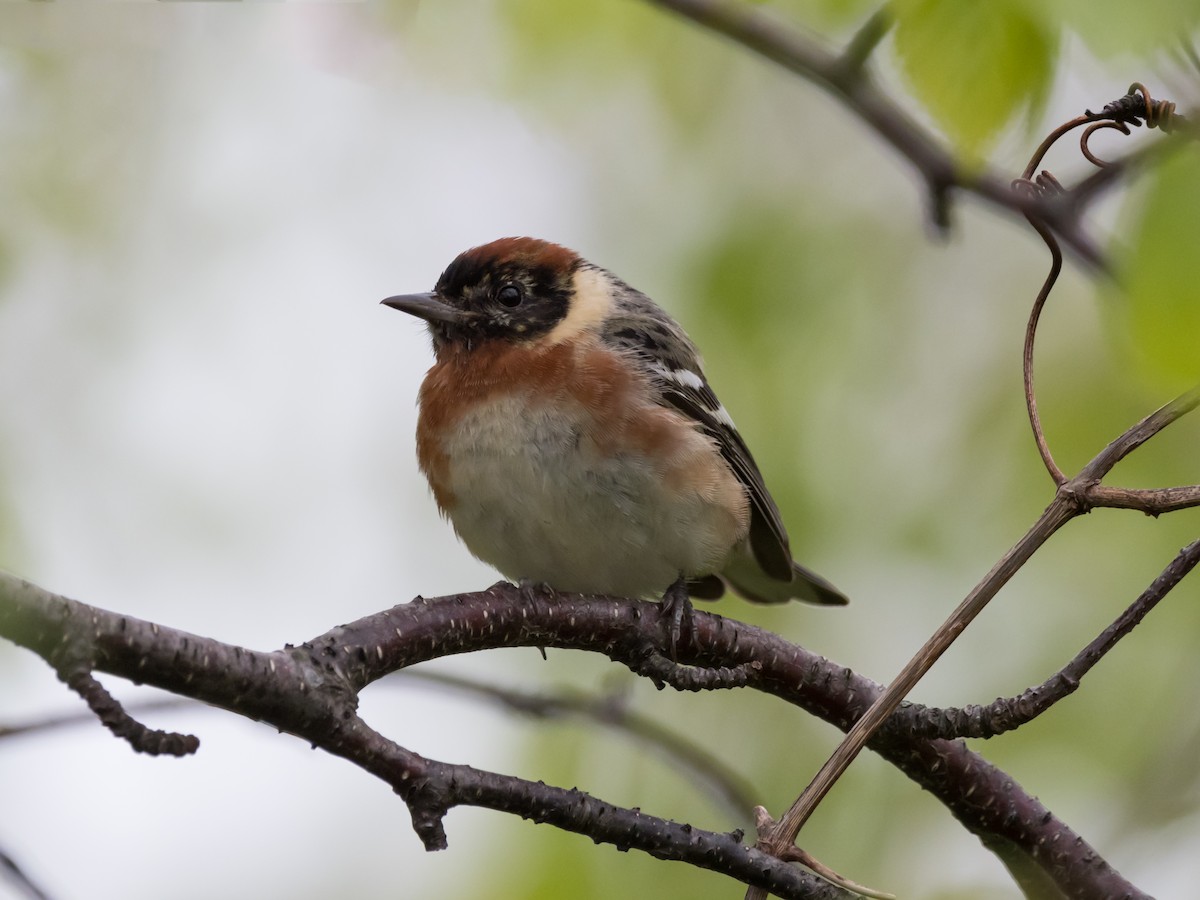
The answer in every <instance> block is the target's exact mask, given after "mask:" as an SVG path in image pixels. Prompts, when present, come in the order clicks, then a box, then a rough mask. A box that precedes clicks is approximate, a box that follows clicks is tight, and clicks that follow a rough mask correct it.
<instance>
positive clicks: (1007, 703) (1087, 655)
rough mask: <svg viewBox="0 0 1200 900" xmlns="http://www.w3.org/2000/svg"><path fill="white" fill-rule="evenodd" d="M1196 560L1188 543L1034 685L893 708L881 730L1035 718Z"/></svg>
mask: <svg viewBox="0 0 1200 900" xmlns="http://www.w3.org/2000/svg"><path fill="white" fill-rule="evenodd" d="M1197 563H1200V540H1195V541H1192V543H1190V544H1188V545H1187V546H1186V547H1184V548H1183V549H1182V550H1180V551H1179V553H1178V554H1177V555H1176V557H1175V558H1174V559H1173V560H1172V561H1171V563H1170V564H1169V565H1168V566H1167V567H1166V568H1165V569H1163V571H1162V573H1161V574H1160V575H1159V576H1158V577H1157V578H1155V579H1154V581H1153V582H1151V584H1150V586H1149V587H1147V588H1146V590H1144V591H1142V593H1141V594H1140V595H1139V596H1138V598H1137V599H1136V600H1134V601H1133V603H1131V604H1130V605H1129V606H1128V607H1127V608H1126V609H1125V611H1124V612H1122V613H1121V615H1120V616H1118V617H1117V619H1116V620H1115V621H1114V622H1113V623H1112V624H1111V625H1109V626H1108V627H1107V628H1105V629H1104V630H1103V631H1102V632H1100V634H1099V635H1097V636H1096V638H1095V639H1094V640H1092V641H1091V643H1089V644H1088V645H1087V646H1086V647H1084V648H1083V649H1082V650H1080V651H1079V653H1077V654H1076V655H1075V657H1074V658H1073V659H1072V660H1071V661H1070V662H1069V663H1067V664H1066V665H1065V666H1063V668H1062V669H1061V670H1059V671H1058V672H1056V673H1055V674H1054V675H1052V676H1050V677H1049V678H1047V679H1046V680H1045V681H1044V682H1042V684H1040V685H1038V686H1037V687H1031V688H1028V689H1027V690H1024V691H1022V692H1021V693H1020V694H1018V695H1017V696H1015V697H1005V698H1001V699H999V700H996V701H994V702H992V703H989V704H988V705H987V706H969V707H964V708H962V709H932V708H928V707H921V706H913V707H911V708H907V709H902V710H899V711H898V712H897V713H896V715H895V716H894V717H893V718H892V719H891V720H889V721H888V723H887V724H886V725H885V726H884V728H885V729H886V730H888V731H891V730H892V729H896V730H897V731H899V732H901V733H902V734H905V735H906V736H908V737H917V736H920V737H926V738H938V739H941V740H952V739H954V738H964V737H965V738H990V737H995V736H996V735H998V734H1004V733H1005V732H1008V731H1012V730H1014V729H1016V728H1019V727H1020V726H1022V725H1024V724H1025V723H1027V722H1030V721H1032V720H1033V719H1035V718H1037V717H1038V716H1040V715H1041V714H1042V713H1044V712H1045V711H1046V710H1048V709H1049V708H1050V707H1051V706H1053V705H1054V704H1055V703H1057V702H1058V701H1059V700H1062V699H1064V698H1065V697H1069V696H1070V695H1071V694H1073V693H1075V691H1076V690H1078V688H1079V685H1080V683H1081V681H1082V680H1083V677H1084V676H1085V675H1086V674H1087V673H1088V672H1089V671H1091V669H1092V668H1093V667H1094V666H1095V665H1096V663H1098V662H1099V661H1100V660H1101V659H1103V658H1104V656H1105V655H1106V654H1107V653H1108V652H1109V651H1110V650H1112V648H1113V647H1115V646H1116V645H1117V643H1118V642H1119V641H1120V640H1121V639H1122V638H1123V637H1125V636H1126V635H1128V634H1129V633H1130V632H1132V631H1133V629H1134V628H1136V627H1137V626H1138V625H1139V624H1140V623H1141V621H1142V620H1143V619H1144V618H1145V617H1146V616H1147V615H1148V614H1149V612H1150V611H1151V610H1152V609H1154V607H1155V606H1157V605H1158V603H1159V601H1161V600H1162V599H1163V598H1164V597H1165V596H1166V595H1167V594H1169V593H1170V592H1171V590H1172V589H1173V588H1174V587H1175V586H1176V585H1178V584H1179V582H1181V581H1182V580H1183V579H1184V577H1185V576H1187V574H1188V573H1189V572H1191V571H1192V569H1194V568H1195V567H1196V564H1197Z"/></svg>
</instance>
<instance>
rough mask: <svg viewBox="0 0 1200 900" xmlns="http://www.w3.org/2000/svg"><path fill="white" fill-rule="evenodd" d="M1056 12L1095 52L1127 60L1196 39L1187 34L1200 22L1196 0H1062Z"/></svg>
mask: <svg viewBox="0 0 1200 900" xmlns="http://www.w3.org/2000/svg"><path fill="white" fill-rule="evenodd" d="M1056 11H1057V13H1058V14H1059V15H1061V16H1062V17H1063V21H1064V23H1065V24H1066V26H1067V27H1068V28H1070V29H1071V30H1072V31H1074V32H1075V33H1076V34H1078V35H1079V36H1080V37H1081V38H1082V39H1083V41H1084V43H1085V44H1087V47H1088V49H1089V50H1091V51H1092V52H1093V53H1095V54H1096V55H1098V56H1101V57H1117V56H1124V57H1125V58H1126V60H1128V57H1130V56H1131V55H1133V54H1152V53H1160V54H1161V52H1162V51H1163V50H1164V49H1170V48H1173V47H1176V46H1178V45H1179V44H1181V43H1186V42H1188V41H1189V40H1194V39H1192V38H1189V37H1188V35H1189V33H1194V32H1195V30H1196V27H1197V25H1200V4H1198V3H1196V0H1138V2H1137V3H1130V2H1128V0H1059V3H1058V4H1057V8H1056ZM1139 65H1141V63H1139ZM1161 68H1162V67H1161V66H1156V67H1155V70H1156V71H1161ZM1156 93H1157V92H1156Z"/></svg>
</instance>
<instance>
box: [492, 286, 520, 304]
mask: <svg viewBox="0 0 1200 900" xmlns="http://www.w3.org/2000/svg"><path fill="white" fill-rule="evenodd" d="M496 299H497V300H499V301H500V303H501V304H502V305H504V306H507V307H508V308H509V309H516V308H517V307H518V306H520V305H521V301H522V300H523V299H524V298H523V297H522V296H521V289H520V288H519V287H517V285H515V284H506V285H504V286H503V287H501V288H500V290H498V291H496Z"/></svg>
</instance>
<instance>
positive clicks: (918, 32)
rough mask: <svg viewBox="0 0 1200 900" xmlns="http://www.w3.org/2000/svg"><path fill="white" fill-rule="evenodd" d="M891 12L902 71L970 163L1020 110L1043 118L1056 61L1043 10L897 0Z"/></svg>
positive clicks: (1015, 4)
mask: <svg viewBox="0 0 1200 900" xmlns="http://www.w3.org/2000/svg"><path fill="white" fill-rule="evenodd" d="M892 9H893V11H894V13H895V17H896V33H895V44H896V53H897V56H898V58H899V61H900V66H901V71H903V73H904V75H905V76H906V78H907V80H908V82H909V84H911V85H912V89H913V94H914V96H915V97H916V99H917V100H918V101H920V102H921V104H922V105H923V106H924V107H925V109H926V110H927V111H928V112H929V113H930V114H931V115H932V116H933V117H934V118H935V119H936V120H937V121H938V123H939V124H940V125H941V126H942V128H943V129H944V130H945V131H946V133H947V134H949V135H950V137H951V138H952V139H953V140H954V142H955V144H956V145H957V146H958V147H959V149H960V150H961V151H962V152H963V153H964V154H965V155H966V157H967V159H968V160H969V161H973V160H976V159H978V158H979V157H980V155H981V154H982V152H983V151H984V150H985V149H986V148H987V146H988V144H989V143H990V142H991V141H992V140H994V139H995V137H996V135H997V134H999V132H1000V131H1001V129H1003V128H1004V126H1005V125H1006V124H1008V122H1009V121H1010V120H1011V119H1012V118H1013V117H1014V115H1015V114H1016V113H1017V112H1018V111H1020V110H1022V109H1027V110H1029V117H1030V119H1031V120H1032V119H1036V118H1037V116H1038V114H1039V113H1040V110H1041V107H1042V104H1043V103H1044V101H1045V98H1046V95H1047V93H1048V92H1049V90H1050V87H1051V83H1052V81H1053V76H1054V66H1055V61H1056V59H1057V52H1056V47H1055V38H1056V33H1057V32H1056V29H1055V28H1054V24H1053V23H1052V22H1048V21H1046V17H1045V16H1044V14H1041V13H1039V12H1038V10H1040V9H1042V5H1040V4H1033V3H1028V2H1026V0H991V2H987V3H960V2H958V0H897V2H895V3H893V4H892Z"/></svg>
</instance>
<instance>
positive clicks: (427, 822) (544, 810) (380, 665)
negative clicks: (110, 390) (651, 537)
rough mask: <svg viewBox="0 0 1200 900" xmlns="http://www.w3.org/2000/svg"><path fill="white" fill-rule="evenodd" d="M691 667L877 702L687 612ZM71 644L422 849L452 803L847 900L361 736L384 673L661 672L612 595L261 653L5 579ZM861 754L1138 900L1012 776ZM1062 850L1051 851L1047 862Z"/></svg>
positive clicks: (1101, 887)
mask: <svg viewBox="0 0 1200 900" xmlns="http://www.w3.org/2000/svg"><path fill="white" fill-rule="evenodd" d="M693 627H694V631H695V640H694V641H689V642H685V643H686V646H680V648H679V653H680V657H681V659H680V661H681V662H682V663H684V664H686V665H690V666H697V667H711V666H716V665H724V666H726V667H728V668H736V669H739V670H740V671H741V672H743V673H744V674H745V686H746V687H747V688H752V689H756V690H760V691H763V692H765V693H769V694H773V695H775V696H777V697H780V698H782V699H784V700H786V701H787V702H789V703H793V704H795V705H797V706H799V707H801V708H803V709H805V710H808V711H810V712H812V713H813V714H815V715H819V716H821V717H822V718H824V719H825V720H826V721H830V722H832V723H833V724H835V725H837V726H838V727H839V728H842V729H845V728H848V727H850V725H851V724H852V723H853V722H854V721H856V720H857V719H859V717H860V716H861V714H862V712H863V711H864V710H865V708H866V707H867V706H868V705H869V704H870V703H871V701H872V700H873V699H875V698H876V697H878V696H879V694H880V693H881V690H882V689H881V688H880V686H879V685H877V684H875V683H874V682H872V681H870V680H868V679H865V678H862V677H860V676H858V675H855V674H854V673H853V672H851V671H849V670H848V669H845V668H844V667H841V666H838V665H836V664H834V663H832V662H830V661H828V660H825V659H823V658H822V657H820V656H817V655H816V654H813V653H810V652H809V651H807V650H804V649H803V648H801V647H798V646H796V645H794V644H790V643H788V642H787V641H784V640H783V639H782V638H780V637H778V636H776V635H773V634H770V633H769V632H765V631H762V630H760V629H756V628H753V627H751V626H748V625H744V624H741V623H738V622H734V621H732V620H729V619H724V618H722V617H720V616H716V615H712V614H708V613H703V612H699V611H698V612H696V613H695V617H694V622H693ZM65 635H71V636H72V639H75V640H80V641H82V642H84V643H85V644H86V646H87V648H88V650H89V651H90V653H91V655H92V658H93V659H94V660H95V667H96V669H97V671H103V672H109V673H111V674H114V675H118V676H120V677H124V678H130V679H132V680H136V681H138V682H140V683H145V684H150V685H154V686H156V687H160V688H163V689H165V690H170V691H173V692H175V693H178V694H180V695H183V696H189V697H193V698H195V699H199V700H203V701H204V702H206V703H209V704H212V705H214V706H218V707H221V708H224V709H228V710H230V711H233V712H236V713H239V714H241V715H244V716H248V717H250V718H253V719H257V720H259V721H263V722H266V723H268V724H270V725H272V726H273V727H275V728H278V729H279V730H281V731H286V732H288V733H290V734H294V735H296V736H298V737H301V738H303V739H304V740H305V741H307V742H309V743H312V744H314V745H316V746H318V747H321V748H323V749H325V750H326V751H328V752H330V753H333V754H335V755H338V756H341V757H343V758H345V759H348V760H350V761H351V762H353V763H355V764H356V765H358V766H360V767H362V768H363V769H365V770H366V771H369V772H371V773H373V774H375V775H377V776H378V777H380V778H382V779H383V780H384V781H386V782H387V783H388V784H390V785H391V786H392V787H393V788H394V789H395V790H396V791H397V792H398V793H399V794H400V795H401V797H402V798H403V799H404V801H405V802H406V803H407V804H408V806H409V809H410V812H411V814H412V818H413V825H414V828H415V829H416V830H417V833H418V835H419V836H420V837H421V840H422V841H423V842H424V843H425V845H426V847H428V848H437V847H441V846H444V845H445V833H444V831H443V830H442V825H441V822H442V817H443V816H444V814H445V812H446V811H447V810H448V809H449V808H451V807H452V806H455V805H469V806H485V807H487V808H490V809H496V810H500V811H504V812H514V813H517V814H519V815H523V816H526V817H529V818H533V819H535V820H537V821H546V822H551V823H553V824H555V825H557V826H558V827H560V828H564V829H567V830H570V831H576V832H579V833H581V834H586V835H588V836H589V837H592V838H593V839H595V840H598V841H603V842H606V843H612V844H614V845H616V846H617V847H619V848H626V849H630V848H632V849H639V850H643V851H645V852H647V853H651V854H653V855H655V856H656V857H659V858H670V859H678V860H682V861H685V862H689V863H692V864H693V865H698V866H701V867H703V868H707V869H710V870H712V871H718V872H722V873H724V874H726V875H729V876H731V877H733V878H737V879H739V880H741V881H743V882H744V883H749V884H754V885H757V886H760V887H762V888H763V889H765V890H768V891H770V892H771V893H774V894H777V895H779V896H783V897H839V896H846V894H845V893H844V892H841V891H840V889H838V888H835V887H834V886H832V885H828V884H826V883H825V882H822V881H819V880H818V879H815V878H813V877H812V876H809V875H807V874H806V873H802V872H799V871H797V870H796V869H794V868H793V867H792V866H791V865H790V864H789V863H787V862H784V861H783V860H780V859H777V858H775V857H773V856H772V855H770V854H768V853H764V852H762V851H759V850H756V849H754V848H750V847H746V846H743V845H742V844H741V843H740V835H730V834H724V835H722V834H718V833H713V832H706V831H702V830H700V829H696V828H693V827H691V826H687V825H678V824H674V823H670V822H666V821H664V820H662V819H657V818H655V817H653V816H647V815H646V814H644V813H641V812H639V811H637V810H622V809H620V808H619V807H615V806H611V805H609V804H606V803H604V802H603V801H600V800H597V799H595V798H592V797H588V796H586V795H583V794H581V793H579V792H572V791H566V790H564V789H561V788H547V787H546V786H544V785H534V784H531V783H529V782H525V781H522V780H521V779H516V778H511V777H508V776H504V775H496V774H492V773H487V772H479V771H477V770H475V769H471V768H470V767H466V766H453V765H448V764H446V763H441V762H436V761H433V760H428V759H425V758H423V757H421V756H419V755H418V754H416V753H413V752H412V751H410V750H407V749H405V748H403V747H400V746H399V745H397V744H395V743H393V742H391V741H389V740H388V739H386V738H384V737H383V736H381V735H378V734H377V733H376V732H374V731H373V730H371V729H370V727H369V726H368V725H367V724H366V723H365V722H363V721H362V719H361V718H360V717H359V716H358V714H357V710H356V698H357V692H358V691H360V690H361V689H362V688H364V687H365V686H366V685H368V684H370V683H372V682H373V681H375V680H377V679H379V678H381V677H383V676H384V675H386V674H388V673H390V672H392V671H396V670H399V669H402V668H406V667H408V666H412V665H415V664H417V663H419V662H423V661H426V660H429V659H433V658H435V657H440V656H446V655H449V654H453V653H465V652H471V651H475V650H483V649H490V648H497V647H515V646H526V647H539V646H543V647H559V648H563V649H575V650H586V651H591V652H598V653H603V654H604V655H606V656H608V657H609V658H611V659H613V660H615V661H617V662H620V663H622V664H623V665H626V666H627V667H629V668H631V669H634V670H635V671H636V670H637V669H638V668H639V667H643V666H644V663H645V660H646V659H648V658H652V657H654V656H656V655H659V656H661V654H662V652H663V650H664V647H663V641H664V629H663V623H662V621H661V620H660V610H659V607H658V606H657V605H654V604H649V603H645V602H642V601H636V600H620V599H614V598H606V597H593V596H580V595H556V596H550V597H540V596H538V597H530V596H526V595H525V594H523V593H522V592H521V591H520V589H519V588H516V587H514V586H512V585H508V584H503V583H501V584H498V585H495V586H493V587H492V588H490V589H489V590H487V591H482V592H479V593H475V594H461V595H457V596H453V597H445V598H441V599H437V600H424V599H421V598H418V599H416V600H414V601H413V602H412V603H407V604H403V605H400V606H396V607H393V608H392V609H389V610H386V611H383V612H380V613H377V614H375V615H371V616H367V617H365V618H363V619H360V620H358V621H357V622H352V623H350V624H348V625H344V626H340V627H338V628H334V629H333V630H331V631H329V632H327V633H326V634H324V635H321V636H320V637H318V638H315V639H314V640H312V641H310V642H307V643H305V644H302V645H300V646H299V647H285V648H284V649H283V650H279V651H275V652H272V653H263V652H259V651H254V650H248V649H245V648H242V647H235V646H231V645H228V644H223V643H221V642H219V641H214V640H210V639H206V638H200V637H197V636H195V635H191V634H187V633H185V632H181V631H176V630H174V629H170V628H165V627H162V626H158V625H155V624H152V623H149V622H143V621H140V620H137V619H132V618H129V617H126V616H120V615H117V614H115V613H111V612H106V611H104V610H100V609H97V608H95V607H90V606H87V605H85V604H82V603H78V602H75V601H71V600H67V599H66V598H63V597H59V596H56V595H53V594H50V593H47V592H45V591H43V590H41V589H40V588H37V587H35V586H33V585H30V584H28V583H25V582H23V581H20V580H19V579H16V578H13V577H11V576H7V575H0V636H6V637H9V638H10V639H12V640H14V641H16V642H17V643H19V644H21V645H23V646H26V647H29V648H30V649H32V650H34V651H35V652H37V653H39V654H40V655H42V656H43V657H45V656H47V655H49V654H52V652H53V649H54V647H55V646H57V645H58V644H60V643H61V642H62V640H63V637H64V636H65ZM870 746H871V747H872V748H873V749H875V750H876V751H877V752H879V753H880V755H882V756H883V757H884V758H885V759H887V760H888V761H890V762H891V763H892V764H893V765H895V766H896V767H897V768H899V769H900V770H901V771H903V772H904V773H905V774H907V775H908V776H909V777H910V778H912V779H913V780H915V781H917V783H919V784H920V785H922V786H923V787H924V788H926V789H927V790H929V791H930V792H931V793H933V794H934V795H935V796H937V797H938V799H939V800H941V801H942V802H943V803H944V804H945V805H946V806H947V807H948V808H949V809H950V811H951V812H952V813H953V814H954V815H955V816H956V817H957V818H958V819H959V820H960V821H961V822H962V823H963V824H964V825H965V826H966V827H967V828H969V829H970V830H971V831H972V832H974V833H975V834H977V835H979V836H980V838H981V839H982V840H984V841H985V843H988V844H989V845H1004V846H1008V847H1012V848H1015V849H1014V851H1013V852H1015V853H1017V854H1019V855H1021V856H1022V857H1023V858H1027V859H1028V860H1029V861H1030V865H1032V866H1033V867H1034V868H1035V869H1037V870H1038V871H1039V872H1041V873H1043V876H1044V877H1045V878H1048V879H1050V880H1052V881H1053V882H1054V883H1055V884H1056V885H1058V886H1059V888H1060V889H1061V890H1062V892H1063V893H1064V894H1065V895H1067V896H1070V897H1081V898H1083V897H1095V896H1111V895H1125V894H1127V895H1128V896H1130V897H1140V896H1142V894H1140V893H1139V892H1138V891H1137V889H1136V888H1134V887H1133V886H1132V885H1131V884H1129V883H1128V882H1127V881H1126V880H1125V879H1123V878H1122V877H1121V876H1120V874H1119V873H1117V872H1116V871H1115V870H1113V869H1112V868H1110V867H1109V866H1107V864H1104V863H1103V862H1100V863H1099V864H1098V863H1097V860H1099V859H1100V857H1099V856H1098V855H1097V854H1096V852H1095V850H1093V849H1092V848H1091V847H1090V846H1089V845H1088V844H1087V843H1086V842H1085V841H1084V840H1083V839H1082V838H1081V837H1080V836H1078V835H1076V834H1075V833H1074V832H1073V831H1072V830H1071V829H1070V828H1069V827H1068V826H1067V825H1066V824H1065V823H1063V822H1061V821H1060V820H1059V819H1057V818H1056V817H1055V816H1054V815H1053V814H1052V813H1051V812H1050V811H1049V810H1048V809H1046V808H1045V807H1044V806H1043V805H1042V804H1041V803H1040V802H1039V801H1037V800H1036V799H1035V798H1033V797H1031V796H1030V795H1028V794H1026V793H1025V792H1024V791H1023V790H1021V788H1020V787H1019V786H1017V785H1016V784H1015V783H1014V782H1013V779H1012V778H1011V777H1009V776H1008V775H1006V774H1005V773H1004V772H1002V771H1001V770H999V769H997V768H996V767H995V766H992V765H991V764H989V763H988V762H987V761H986V760H984V759H982V758H981V757H979V756H977V755H976V754H974V753H972V752H970V751H969V750H968V749H967V748H966V747H965V746H964V745H963V744H961V743H958V742H947V741H936V740H933V741H930V740H923V739H912V738H910V737H908V736H906V735H904V734H902V733H901V732H900V731H899V730H896V731H890V730H889V732H887V733H884V734H879V735H876V736H875V737H874V738H873V739H872V741H871V744H870ZM1047 847H1052V848H1055V849H1054V851H1053V852H1050V853H1047V851H1046V848H1047Z"/></svg>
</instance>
